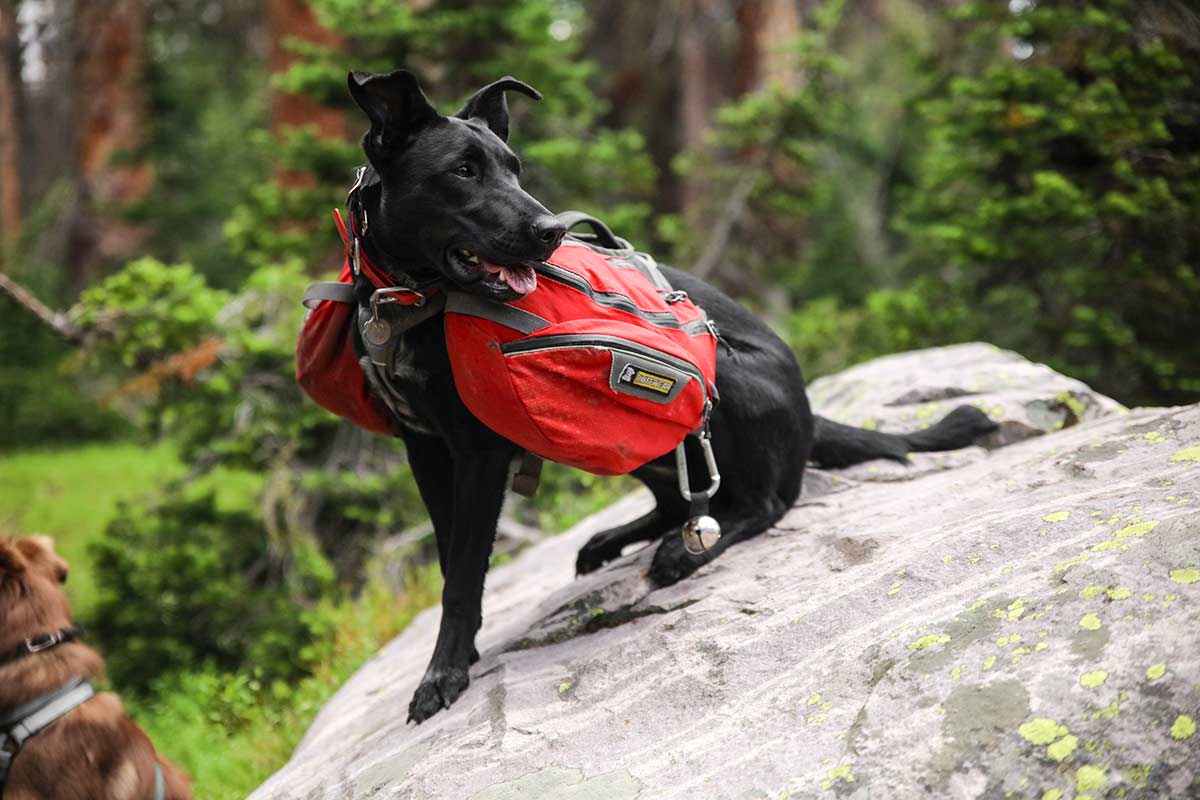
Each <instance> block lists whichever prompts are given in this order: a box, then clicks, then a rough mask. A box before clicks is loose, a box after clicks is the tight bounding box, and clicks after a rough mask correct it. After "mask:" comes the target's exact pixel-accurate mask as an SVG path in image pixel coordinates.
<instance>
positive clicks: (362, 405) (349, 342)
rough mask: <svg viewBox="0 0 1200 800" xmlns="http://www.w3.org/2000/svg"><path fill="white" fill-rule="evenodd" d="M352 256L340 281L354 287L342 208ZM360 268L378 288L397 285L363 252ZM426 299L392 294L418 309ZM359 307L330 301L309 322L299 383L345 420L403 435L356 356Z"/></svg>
mask: <svg viewBox="0 0 1200 800" xmlns="http://www.w3.org/2000/svg"><path fill="white" fill-rule="evenodd" d="M333 219H334V222H336V223H337V228H338V233H339V234H341V237H342V244H343V245H345V247H346V257H345V260H344V261H343V262H342V271H341V273H340V274H339V275H338V283H353V282H354V272H353V270H352V268H351V264H350V258H351V257H350V240H349V236H348V234H347V232H346V223H345V222H343V221H342V214H341V212H340V211H338V210H337V209H334V212H333ZM359 266H360V268H361V269H362V271H363V274H364V275H366V276H367V279H368V280H370V281H371V283H373V284H374V285H375V286H376V287H378V288H381V289H382V288H385V287H387V286H390V285H391V283H392V282H391V281H389V280H388V279H387V276H386V275H385V274H384V273H383V272H381V271H380V270H379V269H378V268H376V267H375V265H374V264H372V263H371V261H370V259H368V258H367V255H366V253H360V254H359ZM420 299H421V296H420V295H418V294H416V293H413V294H396V295H392V300H393V302H397V303H402V304H404V305H413V304H415V303H417V302H419V301H420ZM357 311H358V309H357V308H356V307H355V305H354V304H353V303H337V302H334V301H332V300H325V301H323V302H321V303H319V304H318V305H317V307H316V308H314V309H313V310H312V312H311V313H310V314H309V315H308V317H307V319H305V320H304V326H303V327H302V328H301V329H300V338H299V339H298V341H297V342H296V381H297V382H298V383H299V384H300V386H301V388H303V389H304V391H305V392H306V393H307V394H308V396H309V397H311V398H312V399H313V402H315V403H316V404H317V405H319V406H320V407H321V408H324V409H325V410H326V411H332V412H333V413H334V414H337V415H338V416H339V417H344V418H346V419H348V420H350V421H351V422H353V423H354V424H355V425H357V426H359V427H360V428H366V429H367V430H369V431H371V432H373V433H382V434H387V435H389V436H394V435H395V434H397V433H398V431H397V430H396V426H395V424H394V423H393V422H392V417H391V414H389V413H388V411H387V409H386V408H385V407H384V405H383V404H382V403H380V402H379V400H377V399H376V398H375V396H374V395H373V394H371V387H370V384H368V383H367V378H366V376H365V375H364V374H363V371H362V367H360V366H359V365H358V356H357V355H356V354H355V352H354V327H353V326H354V325H355V323H356V320H355V317H356V316H357Z"/></svg>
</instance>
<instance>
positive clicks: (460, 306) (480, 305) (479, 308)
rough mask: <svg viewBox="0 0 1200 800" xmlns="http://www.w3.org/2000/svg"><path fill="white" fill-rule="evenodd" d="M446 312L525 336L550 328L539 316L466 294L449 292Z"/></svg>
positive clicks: (506, 304)
mask: <svg viewBox="0 0 1200 800" xmlns="http://www.w3.org/2000/svg"><path fill="white" fill-rule="evenodd" d="M446 311H448V312H453V313H455V314H465V315H466V316H468V317H479V318H480V319H488V320H491V321H492V322H499V323H500V324H501V325H504V326H506V327H509V328H512V329H513V330H515V331H520V332H521V333H525V334H530V333H537V332H538V331H540V330H541V329H542V328H548V327H550V322H549V321H548V320H545V319H543V318H541V317H539V316H538V315H537V314H530V313H529V312H528V311H524V310H522V309H520V308H517V307H516V306H510V305H509V304H508V303H497V302H495V301H493V300H487V299H485V298H483V297H480V296H478V295H474V294H467V293H465V292H447V297H446Z"/></svg>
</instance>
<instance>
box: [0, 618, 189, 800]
mask: <svg viewBox="0 0 1200 800" xmlns="http://www.w3.org/2000/svg"><path fill="white" fill-rule="evenodd" d="M79 634H80V629H79V628H77V627H71V628H63V629H62V630H58V631H55V632H53V633H46V634H42V635H41V636H35V637H33V638H30V639H26V640H25V641H24V642H22V643H21V644H20V645H18V646H17V647H16V648H15V649H13V650H12V651H10V652H8V653H5V654H4V655H3V656H0V664H7V663H9V662H12V661H16V660H18V659H21V658H24V657H25V656H29V655H33V654H34V653H40V652H42V651H43V650H49V649H50V648H52V647H56V646H58V645H60V644H62V643H64V642H70V641H73V640H75V639H77V638H78V637H79ZM95 694H96V690H95V689H94V688H93V687H92V684H91V683H90V682H88V681H86V680H84V679H83V678H73V679H71V680H70V681H68V682H67V684H66V685H65V686H62V687H61V688H59V689H55V690H54V691H53V692H49V693H48V694H44V695H42V696H41V697H37V698H34V699H33V700H30V701H29V702H28V703H22V704H21V705H19V706H16V707H15V708H11V709H9V710H7V711H5V712H3V713H0V798H3V797H4V787H5V786H6V785H7V784H8V776H9V773H10V772H11V770H12V763H13V760H14V759H15V758H16V757H17V753H19V752H20V750H21V748H22V747H23V746H24V745H25V743H26V742H27V741H29V740H30V739H31V738H33V737H34V736H35V735H37V734H38V733H40V732H41V731H43V730H45V729H46V728H47V727H49V726H50V725H51V724H53V723H54V722H57V721H58V720H60V719H62V718H63V717H65V716H66V715H67V714H69V713H71V712H72V711H74V710H75V709H76V708H79V706H81V705H83V704H84V703H86V702H87V701H88V700H90V699H92V697H93V696H94V695H95ZM165 791H166V786H165V784H164V781H163V774H162V767H161V766H160V765H159V763H158V762H157V761H155V762H154V800H163V795H164V794H165Z"/></svg>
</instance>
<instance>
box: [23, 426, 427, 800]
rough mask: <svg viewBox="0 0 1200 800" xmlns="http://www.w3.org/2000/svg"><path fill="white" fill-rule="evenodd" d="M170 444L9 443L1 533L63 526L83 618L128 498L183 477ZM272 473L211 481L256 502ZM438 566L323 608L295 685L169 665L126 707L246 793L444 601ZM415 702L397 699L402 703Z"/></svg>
mask: <svg viewBox="0 0 1200 800" xmlns="http://www.w3.org/2000/svg"><path fill="white" fill-rule="evenodd" d="M183 474H184V467H183V465H182V464H181V463H180V462H179V459H178V458H177V456H176V454H175V452H174V450H172V449H171V448H170V447H169V446H165V445H158V446H153V447H144V446H141V445H137V444H131V443H109V444H93V445H84V446H79V447H73V448H64V449H42V450H19V451H13V452H7V453H0V535H13V536H21V535H29V534H45V535H48V536H53V537H54V540H55V545H56V548H57V549H58V551H59V553H60V554H61V555H62V556H63V557H64V558H66V559H67V561H68V562H69V563H70V564H71V578H70V580H69V581H68V583H67V591H68V595H69V597H70V600H71V606H72V610H73V611H74V613H75V615H76V617H77V618H79V619H87V618H88V615H89V614H90V613H91V610H92V607H93V603H94V598H95V591H96V586H95V583H94V580H93V570H92V568H91V560H90V558H89V556H88V549H87V546H88V544H89V543H90V542H92V541H95V540H96V539H98V538H99V537H100V535H101V534H102V533H103V531H104V529H105V527H106V526H107V524H108V523H109V521H110V520H111V519H112V517H113V515H114V513H115V511H116V509H117V506H118V503H120V502H121V501H125V500H132V499H134V498H136V497H138V496H140V495H144V494H147V493H150V492H153V491H155V490H156V489H157V487H159V486H160V485H161V484H162V483H163V482H164V481H166V480H170V479H171V478H176V477H181V476H182V475H183ZM262 480H263V478H262V476H261V475H256V474H252V473H248V472H240V471H232V470H221V469H218V470H214V471H213V472H212V473H210V474H209V475H208V476H206V477H205V479H204V483H205V484H208V485H215V486H216V487H217V488H218V490H219V491H218V504H219V505H221V506H229V507H236V508H243V507H247V506H248V505H249V504H251V502H252V499H253V498H255V497H257V495H258V492H259V490H260V489H261V484H262ZM440 591H441V577H440V573H439V571H438V568H437V565H436V564H433V565H427V566H423V567H419V568H417V569H414V570H413V571H412V572H411V574H410V575H409V578H408V581H407V584H406V587H405V589H404V591H403V592H401V593H400V594H398V595H397V594H393V593H392V592H390V591H388V590H386V589H384V588H383V587H382V585H381V584H380V583H378V582H375V583H371V584H369V585H368V588H367V589H366V590H365V591H364V592H363V593H362V594H361V595H360V596H359V597H358V598H356V599H353V600H343V601H341V602H337V603H334V602H328V603H326V604H325V605H324V606H322V607H320V608H318V609H315V610H312V611H299V610H298V613H312V614H314V615H316V617H317V618H318V619H319V620H320V623H321V630H323V631H324V635H322V636H320V637H319V641H317V642H314V643H313V644H312V645H309V646H310V647H312V648H315V658H314V666H313V668H312V674H311V675H309V676H307V677H305V678H302V679H300V680H298V681H295V682H292V683H290V684H284V683H282V682H277V683H275V684H271V685H263V683H262V682H260V681H259V680H258V679H257V678H256V677H255V676H254V675H253V674H244V673H239V674H233V673H226V674H221V673H217V672H216V671H215V670H212V669H209V668H205V667H203V666H201V665H197V667H196V671H195V672H188V673H184V674H172V675H166V676H164V677H163V678H162V679H161V681H160V683H159V684H158V685H157V686H156V691H155V692H154V697H153V698H139V697H136V696H132V695H126V696H125V698H124V700H125V706H126V710H128V711H129V713H130V714H131V715H132V716H133V717H134V719H136V720H137V721H138V723H139V724H140V725H141V726H142V727H143V728H144V729H145V730H146V732H147V733H148V734H149V735H150V737H151V738H152V740H153V741H154V742H155V745H156V746H157V747H158V749H159V750H160V751H161V752H163V753H164V754H165V755H166V756H168V757H169V758H171V759H172V760H174V761H175V762H176V763H178V764H180V765H181V766H182V767H183V768H184V769H186V770H187V771H188V772H189V773H190V774H191V775H192V779H193V787H192V788H193V793H194V796H195V797H197V798H205V800H236V799H237V798H243V797H246V796H247V795H248V794H249V793H250V792H251V791H253V790H254V789H255V788H256V787H258V786H259V785H260V784H261V783H262V782H263V781H265V780H266V779H267V778H268V777H270V775H271V774H272V773H273V772H274V771H275V770H277V769H279V768H280V767H281V766H282V765H283V764H284V763H285V762H286V761H287V759H288V758H289V757H290V756H291V753H292V750H293V749H295V747H296V745H297V744H298V743H299V741H300V738H301V737H302V736H303V735H304V732H305V731H306V730H307V729H308V726H309V725H310V724H311V723H312V720H313V718H314V717H315V716H316V714H317V712H318V711H319V710H320V709H321V706H322V705H324V703H325V702H326V701H327V700H328V699H329V698H330V697H331V696H332V695H333V694H334V692H336V691H337V689H338V688H339V687H340V686H341V685H342V684H343V683H344V682H345V681H346V679H348V678H349V677H350V676H351V674H353V673H354V671H355V670H357V669H358V668H359V667H360V666H361V665H362V664H363V663H364V662H365V661H366V660H367V659H368V658H370V657H371V656H372V655H374V654H375V653H376V652H377V651H378V650H379V648H380V647H382V646H383V645H384V644H385V643H386V642H387V641H389V640H390V639H392V638H393V637H395V636H396V635H397V634H399V633H400V632H401V631H402V630H403V629H404V628H405V627H406V626H407V625H408V623H409V622H411V621H412V619H413V617H415V616H416V615H417V613H419V612H420V611H421V610H422V609H425V608H427V607H429V606H431V605H434V604H435V603H437V602H438V599H439V596H440ZM404 711H405V709H397V711H396V713H397V714H402V713H404Z"/></svg>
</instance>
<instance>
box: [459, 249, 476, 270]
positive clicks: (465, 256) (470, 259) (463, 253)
mask: <svg viewBox="0 0 1200 800" xmlns="http://www.w3.org/2000/svg"><path fill="white" fill-rule="evenodd" d="M458 255H459V258H461V259H462V260H463V261H465V262H467V263H468V264H474V265H476V266H478V264H479V256H477V255H475V254H474V253H472V252H471V251H470V250H465V249H464V250H459V251H458Z"/></svg>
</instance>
